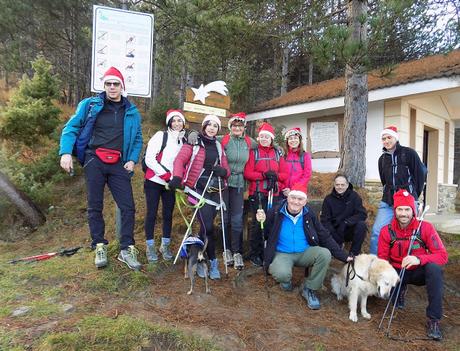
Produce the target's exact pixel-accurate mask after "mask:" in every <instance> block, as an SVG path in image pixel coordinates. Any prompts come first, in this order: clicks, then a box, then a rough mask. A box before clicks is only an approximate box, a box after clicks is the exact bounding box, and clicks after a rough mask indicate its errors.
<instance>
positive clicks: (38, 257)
mask: <svg viewBox="0 0 460 351" xmlns="http://www.w3.org/2000/svg"><path fill="white" fill-rule="evenodd" d="M81 248H82V247H81V246H77V247H72V248H70V249H62V250H61V251H57V252H49V253H45V254H41V255H35V256H29V257H22V258H17V259H14V260H11V261H8V263H11V264H15V263H18V262H27V263H30V262H36V261H44V260H49V259H50V258H53V257H56V256H72V255H73V254H75V253H77V251H78V250H80V249H81Z"/></svg>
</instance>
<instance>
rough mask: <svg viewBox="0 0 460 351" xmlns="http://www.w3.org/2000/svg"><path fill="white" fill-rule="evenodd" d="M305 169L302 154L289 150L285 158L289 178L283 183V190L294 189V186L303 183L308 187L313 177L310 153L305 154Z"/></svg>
mask: <svg viewBox="0 0 460 351" xmlns="http://www.w3.org/2000/svg"><path fill="white" fill-rule="evenodd" d="M302 157H303V161H304V162H303V163H304V165H303V169H302V164H301V163H300V153H299V152H298V151H292V150H291V149H290V150H289V152H288V154H287V155H286V156H285V157H284V160H285V163H286V170H287V174H288V178H286V180H285V181H284V182H282V183H281V190H283V189H285V188H289V189H290V188H292V186H293V185H294V184H297V183H303V184H306V185H307V186H308V183H309V182H310V177H311V156H310V153H309V152H304V153H303V156H302Z"/></svg>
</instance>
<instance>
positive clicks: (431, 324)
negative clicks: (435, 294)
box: [426, 319, 442, 341]
mask: <svg viewBox="0 0 460 351" xmlns="http://www.w3.org/2000/svg"><path fill="white" fill-rule="evenodd" d="M426 335H427V336H428V337H429V338H430V339H433V340H436V341H440V340H441V339H442V334H441V328H440V326H439V321H438V320H437V319H428V320H427V321H426Z"/></svg>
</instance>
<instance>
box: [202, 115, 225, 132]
mask: <svg viewBox="0 0 460 351" xmlns="http://www.w3.org/2000/svg"><path fill="white" fill-rule="evenodd" d="M211 121H212V122H216V123H217V124H218V126H219V130H220V128H221V127H222V125H221V123H220V119H219V117H217V116H216V115H207V116H206V117H205V118H204V119H203V122H201V126H202V127H203V129H204V128H205V127H206V126H207V125H208V124H209V122H211Z"/></svg>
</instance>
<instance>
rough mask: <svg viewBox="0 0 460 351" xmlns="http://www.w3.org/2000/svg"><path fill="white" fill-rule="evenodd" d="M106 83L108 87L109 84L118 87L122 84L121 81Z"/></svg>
mask: <svg viewBox="0 0 460 351" xmlns="http://www.w3.org/2000/svg"><path fill="white" fill-rule="evenodd" d="M104 85H105V86H106V87H109V86H111V85H113V86H114V87H117V88H118V87H119V86H120V82H105V83H104Z"/></svg>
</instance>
